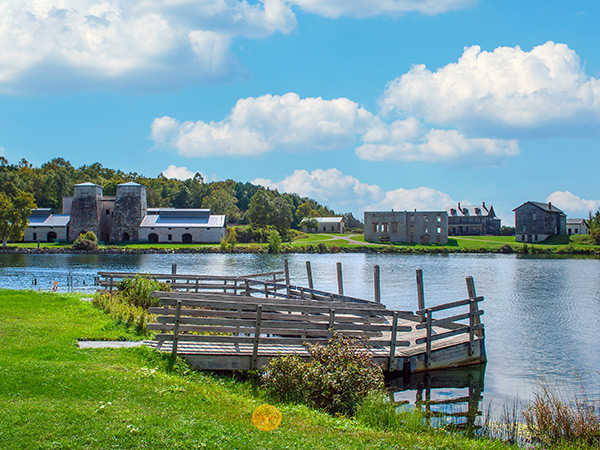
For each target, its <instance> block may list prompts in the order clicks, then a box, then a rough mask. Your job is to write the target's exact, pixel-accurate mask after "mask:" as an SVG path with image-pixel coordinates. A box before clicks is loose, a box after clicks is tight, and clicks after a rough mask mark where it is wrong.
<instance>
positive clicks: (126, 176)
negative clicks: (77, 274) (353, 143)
mask: <svg viewBox="0 0 600 450" xmlns="http://www.w3.org/2000/svg"><path fill="white" fill-rule="evenodd" d="M129 181H134V182H136V183H139V184H142V185H144V186H145V187H146V196H147V200H148V206H149V207H150V208H159V207H172V208H209V209H210V210H211V211H212V213H213V214H225V215H227V221H228V223H229V224H230V225H245V224H250V225H254V226H257V227H273V228H275V229H277V230H278V231H279V233H280V234H282V235H284V234H285V233H287V231H288V230H289V229H291V228H298V227H299V226H300V223H301V222H302V220H303V219H305V218H311V217H325V216H335V215H339V214H336V213H335V212H334V211H333V210H332V209H330V208H329V207H327V206H323V205H321V204H320V203H318V202H317V201H316V200H314V199H310V198H307V197H301V196H299V195H298V194H290V193H279V192H278V191H277V190H271V189H267V188H264V187H261V186H257V185H254V184H252V183H242V182H236V181H234V180H225V181H215V182H206V181H205V180H204V179H203V177H202V175H201V174H200V173H196V175H195V176H194V177H192V178H190V179H188V180H177V179H174V178H166V177H165V176H164V175H162V174H159V175H158V176H156V177H147V176H145V175H142V174H139V173H137V172H124V171H122V170H120V169H111V168H107V167H104V166H103V165H102V164H100V163H98V162H96V163H93V164H89V165H87V164H86V165H83V166H81V167H74V166H73V165H72V164H71V163H70V162H69V161H67V160H65V159H63V158H54V159H52V160H50V161H48V162H46V163H44V164H42V165H41V166H40V167H34V166H33V164H31V163H29V162H28V161H27V160H26V159H21V161H19V162H18V163H16V164H11V163H9V161H8V160H7V159H6V158H4V157H0V209H1V210H2V211H3V212H1V213H0V214H2V217H0V237H1V238H2V240H3V241H4V242H6V240H11V241H12V240H20V239H22V235H23V230H24V229H25V228H26V226H27V224H26V219H27V217H28V216H29V214H30V212H31V209H32V208H35V207H38V208H51V209H52V211H53V212H54V213H61V212H62V211H61V210H62V198H63V197H65V196H69V195H73V186H74V185H75V184H78V183H82V182H92V183H95V184H97V185H99V186H102V189H103V192H104V195H107V196H110V195H116V191H117V185H118V184H121V183H125V182H129ZM7 211H8V212H7ZM11 211H12V212H11ZM17 211H20V213H17ZM343 215H344V217H346V220H347V222H348V225H349V226H350V227H358V226H360V225H361V224H360V221H358V220H356V219H355V218H354V217H353V216H352V214H351V213H346V214H343ZM5 216H6V217H5ZM24 222H25V224H24ZM23 224H24V226H23ZM19 230H20V231H19Z"/></svg>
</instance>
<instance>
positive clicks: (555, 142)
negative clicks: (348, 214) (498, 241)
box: [0, 0, 600, 224]
mask: <svg viewBox="0 0 600 450" xmlns="http://www.w3.org/2000/svg"><path fill="white" fill-rule="evenodd" d="M599 18H600V5H599V4H598V2H597V1H591V0H573V1H571V2H564V1H554V0H550V1H548V0H546V1H537V0H532V1H527V2H523V1H513V0H495V1H492V0H479V1H478V0H377V1H367V0H362V1H360V0H289V1H288V0H265V1H264V2H259V1H239V0H210V1H208V0H205V1H199V0H162V1H150V0H128V1H125V0H103V1H90V0H49V1H47V0H45V1H41V0H27V1H25V0H12V1H10V2H3V4H1V5H0V153H1V154H3V155H4V156H5V157H6V158H8V159H9V160H10V161H11V162H16V161H18V160H19V159H21V158H26V159H28V160H29V161H30V162H32V163H34V164H35V165H40V164H42V163H43V162H45V161H47V160H49V159H51V158H53V157H57V156H60V157H63V158H66V159H69V160H70V161H71V162H72V163H73V164H74V165H76V166H79V165H82V164H89V163H93V162H96V161H99V162H100V163H102V164H103V165H105V166H107V167H113V168H120V169H122V170H125V171H136V172H139V173H143V174H146V175H151V176H155V175H157V174H159V173H164V174H165V175H166V176H169V177H179V178H185V177H186V176H191V175H193V174H194V173H195V172H197V171H199V172H202V173H203V174H205V176H206V178H207V179H208V180H211V181H212V180H222V179H227V178H232V179H235V180H239V181H253V182H256V183H260V184H263V185H267V186H270V187H274V188H278V189H279V190H281V191H292V192H297V193H299V194H301V195H307V196H310V197H313V198H315V199H317V200H319V201H320V202H322V203H324V204H327V205H329V206H330V207H332V208H334V209H335V210H337V211H339V212H345V211H352V212H354V214H355V215H357V216H361V215H362V212H363V211H364V210H365V209H367V210H372V209H389V208H394V209H398V210H402V209H414V208H418V209H441V208H444V207H446V206H450V205H451V204H454V203H456V202H459V201H460V202H463V203H469V204H476V203H481V202H482V201H485V202H486V204H492V205H494V207H495V209H496V212H497V213H498V214H499V215H500V216H501V217H502V218H503V220H504V222H505V223H506V224H511V223H512V221H513V218H512V209H513V208H515V207H516V206H518V205H520V204H521V203H523V202H524V201H527V200H536V201H552V202H553V203H554V204H556V205H557V206H559V207H561V208H563V209H564V210H565V212H567V214H568V215H569V216H571V217H583V216H586V215H587V212H588V211H589V210H595V209H597V208H598V207H600V192H599V190H598V187H597V186H598V182H597V179H598V177H597V173H598V163H600V156H599V153H598V144H599V143H600V136H599V133H600V54H599V53H598V44H599V41H600V39H599V38H600V32H599V31H598V26H597V23H598V19H599Z"/></svg>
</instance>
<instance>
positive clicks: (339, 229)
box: [302, 217, 346, 233]
mask: <svg viewBox="0 0 600 450" xmlns="http://www.w3.org/2000/svg"><path fill="white" fill-rule="evenodd" d="M313 219H314V220H316V221H317V223H318V227H317V228H316V229H315V228H309V227H307V226H306V225H304V224H302V229H303V230H304V231H309V232H315V233H343V232H344V231H345V230H346V220H345V219H344V218H343V217H307V218H305V219H304V220H303V221H302V222H306V221H308V220H313Z"/></svg>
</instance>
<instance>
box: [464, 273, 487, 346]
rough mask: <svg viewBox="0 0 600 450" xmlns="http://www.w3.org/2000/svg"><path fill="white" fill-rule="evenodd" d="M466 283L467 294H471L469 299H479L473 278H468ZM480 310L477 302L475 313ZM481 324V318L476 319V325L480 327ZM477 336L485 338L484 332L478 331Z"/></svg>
mask: <svg viewBox="0 0 600 450" xmlns="http://www.w3.org/2000/svg"><path fill="white" fill-rule="evenodd" d="M466 282H467V292H468V294H469V298H470V299H473V298H476V297H477V291H476V290H475V281H474V280H473V277H467V278H466ZM477 310H479V305H478V304H477V303H476V302H475V311H477ZM480 323H481V319H480V318H479V316H477V317H475V318H474V325H479V324H480ZM475 335H476V336H479V337H483V330H477V331H476V332H475Z"/></svg>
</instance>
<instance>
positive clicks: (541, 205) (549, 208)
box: [513, 201, 566, 216]
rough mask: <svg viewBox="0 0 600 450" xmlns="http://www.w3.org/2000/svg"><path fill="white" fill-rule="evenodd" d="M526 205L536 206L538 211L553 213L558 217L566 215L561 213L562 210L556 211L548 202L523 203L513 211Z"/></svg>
mask: <svg viewBox="0 0 600 450" xmlns="http://www.w3.org/2000/svg"><path fill="white" fill-rule="evenodd" d="M527 203H530V204H532V205H533V206H537V207H538V208H540V209H543V210H544V211H546V212H553V213H558V214H560V215H563V216H565V215H566V214H565V213H564V212H562V210H560V209H558V208H557V207H556V206H554V205H553V204H552V203H550V202H548V203H542V202H531V201H529V202H525V203H523V204H522V205H521V206H518V207H516V208H515V209H513V211H516V210H517V209H519V208H521V207H522V206H525V205H526V204H527Z"/></svg>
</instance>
